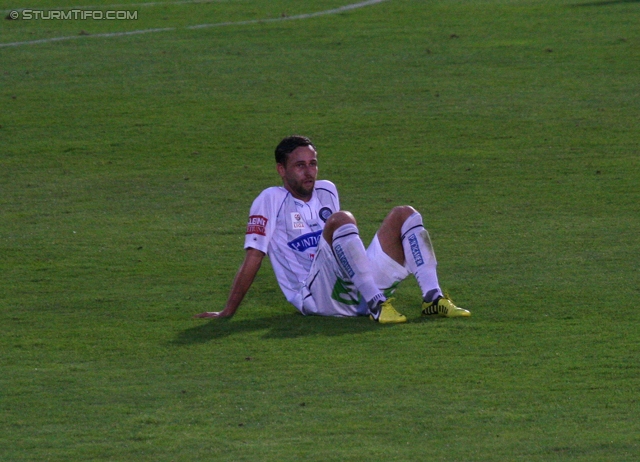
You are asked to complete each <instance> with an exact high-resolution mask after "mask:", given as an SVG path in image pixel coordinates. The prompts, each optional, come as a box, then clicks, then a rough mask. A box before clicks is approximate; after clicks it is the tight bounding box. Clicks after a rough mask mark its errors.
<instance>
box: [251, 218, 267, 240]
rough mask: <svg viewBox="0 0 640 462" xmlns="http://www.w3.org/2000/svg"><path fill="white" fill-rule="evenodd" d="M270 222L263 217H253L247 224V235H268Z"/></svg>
mask: <svg viewBox="0 0 640 462" xmlns="http://www.w3.org/2000/svg"><path fill="white" fill-rule="evenodd" d="M268 221H269V220H268V219H267V218H265V217H263V216H262V215H251V216H250V217H249V223H247V234H259V235H260V236H266V235H267V222H268Z"/></svg>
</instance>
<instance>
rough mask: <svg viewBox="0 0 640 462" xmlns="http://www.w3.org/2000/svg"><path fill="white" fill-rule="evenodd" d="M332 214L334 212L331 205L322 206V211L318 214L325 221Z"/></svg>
mask: <svg viewBox="0 0 640 462" xmlns="http://www.w3.org/2000/svg"><path fill="white" fill-rule="evenodd" d="M331 214H333V212H332V211H331V209H330V208H329V207H322V208H321V209H320V211H319V212H318V215H319V216H320V219H321V220H322V221H324V222H326V221H327V220H328V219H329V217H330V216H331Z"/></svg>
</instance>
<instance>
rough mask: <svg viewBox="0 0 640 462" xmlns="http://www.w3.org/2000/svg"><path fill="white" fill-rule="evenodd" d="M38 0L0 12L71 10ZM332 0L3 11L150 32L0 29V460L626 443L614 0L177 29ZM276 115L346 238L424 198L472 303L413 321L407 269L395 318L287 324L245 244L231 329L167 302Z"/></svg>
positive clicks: (624, 205) (237, 256) (631, 256)
mask: <svg viewBox="0 0 640 462" xmlns="http://www.w3.org/2000/svg"><path fill="white" fill-rule="evenodd" d="M38 3H39V5H31V4H30V5H26V4H20V3H18V2H17V1H15V0H12V1H10V2H9V1H3V2H0V9H3V16H4V15H6V14H7V12H6V11H5V10H7V11H8V10H9V9H11V8H17V7H35V6H47V7H50V8H55V7H61V6H65V5H66V6H70V7H72V6H77V5H78V2H75V1H72V0H69V1H67V2H55V1H53V0H48V1H47V2H38ZM114 3H119V4H120V3H126V2H124V1H123V2H114ZM131 3H134V2H131ZM347 3H348V2H347V1H346V0H343V1H314V2H312V1H298V0H296V1H293V0H291V1H276V0H274V1H270V2H258V1H249V0H247V1H226V2H223V1H220V2H216V1H214V2H211V3H206V4H180V5H176V4H161V5H156V6H131V7H130V8H129V7H119V8H122V9H131V10H138V11H139V19H138V20H137V21H135V22H109V23H107V22H99V21H57V22H55V21H39V22H36V21H32V22H28V21H9V20H2V23H1V24H0V44H2V43H10V42H18V41H29V40H40V39H47V38H52V37H62V36H77V34H79V32H80V31H81V30H83V31H85V32H86V33H89V34H98V33H104V32H122V31H131V30H138V29H147V28H175V30H172V31H166V32H158V33H150V34H145V35H135V36H126V37H112V38H100V37H91V36H81V37H78V38H75V39H73V40H68V41H60V42H56V43H41V44H37V45H22V46H16V47H0V193H1V194H0V207H1V210H2V213H1V214H0V270H1V271H2V277H1V278H0V325H1V326H2V328H3V333H2V335H1V336H0V351H1V355H0V430H1V431H0V459H2V460H8V461H22V460H51V461H69V460H150V461H151V460H154V461H156V460H185V461H186V460H189V461H191V460H230V461H231V460H233V461H239V460H246V461H255V460H273V461H285V460H291V461H294V460H301V459H306V460H317V461H329V460H335V461H345V460H354V461H356V460H357V461H359V460H455V461H460V460H483V461H484V460H486V461H489V460H515V459H519V460H531V461H548V460H589V461H591V460H602V461H610V460H635V459H637V458H638V457H639V456H640V441H639V439H640V437H639V436H638V435H640V424H638V415H639V411H640V405H639V404H638V397H637V390H638V388H639V387H640V380H639V377H640V367H639V366H638V356H639V353H640V342H639V340H640V333H639V329H638V322H639V321H640V315H639V314H638V295H639V293H640V282H639V279H638V255H640V244H639V241H638V228H639V224H640V219H639V217H640V206H639V205H638V204H639V203H640V197H639V196H640V195H639V189H640V186H639V185H640V172H639V165H638V155H639V151H638V146H639V142H640V135H639V134H638V133H640V130H639V126H638V110H639V109H640V103H639V101H640V100H639V97H640V94H639V90H638V86H637V82H638V79H639V78H640V59H639V58H640V34H639V33H638V28H637V17H638V14H640V3H639V2H636V1H600V2H588V1H583V0H575V1H559V2H547V1H535V0H531V1H482V2H478V1H462V0H461V1H434V2H418V1H408V0H389V1H387V2H384V3H381V4H378V5H374V6H369V7H366V8H362V9H358V10H354V11H350V12H346V13H342V14H338V15H330V16H324V17H317V18H312V19H306V20H299V21H284V22H271V23H260V24H251V25H244V26H225V27H218V28H206V29H187V28H186V27H187V26H190V25H198V24H212V23H220V22H228V21H245V20H255V19H268V18H277V17H281V15H282V14H283V13H284V14H285V15H295V14H302V13H309V12H316V11H324V10H327V9H331V8H336V7H339V6H341V5H344V4H347ZM91 4H92V5H108V4H109V3H108V2H106V1H102V2H99V1H94V2H91ZM105 8H106V7H105ZM296 132H297V133H304V134H308V135H309V136H311V137H312V138H313V139H314V141H315V142H316V144H317V145H318V149H319V152H320V168H321V174H320V176H321V177H322V178H328V179H331V180H333V181H334V182H335V183H336V184H337V185H338V187H339V189H340V191H341V199H342V204H343V207H344V208H346V209H349V210H352V211H353V212H354V213H355V215H356V216H357V217H358V220H359V224H360V227H361V230H362V235H363V237H365V238H366V239H370V238H371V237H372V235H373V233H374V232H375V229H376V227H377V226H378V224H379V223H380V221H381V220H382V219H383V218H384V216H385V214H386V212H387V211H388V209H389V208H390V207H391V206H392V205H396V204H404V203H408V204H411V205H413V206H415V207H416V208H418V209H419V210H421V211H422V212H423V215H424V217H425V222H426V224H427V227H428V228H429V230H430V232H431V235H432V238H433V241H434V244H435V247H436V252H437V254H438V258H439V262H440V266H439V274H440V281H441V283H442V285H443V287H444V288H445V289H447V290H448V291H449V292H450V293H451V295H452V296H453V298H454V300H456V302H458V303H459V304H460V305H461V306H464V307H468V308H469V309H471V310H472V312H473V317H472V318H470V319H465V320H446V319H445V320H441V319H438V320H423V319H421V318H420V316H419V304H418V302H419V300H418V288H417V286H416V284H415V282H413V281H407V282H406V283H405V284H404V285H403V286H401V288H400V290H399V292H398V297H397V307H398V308H399V310H400V311H401V312H404V313H405V314H406V315H407V316H408V317H409V322H408V323H407V324H406V325H399V326H378V325H375V324H373V323H371V322H370V321H368V320H367V319H362V318H360V319H327V318H304V317H302V316H299V315H297V314H295V312H294V310H293V308H292V307H290V306H288V305H287V303H286V302H285V300H284V298H283V296H282V294H281V293H280V291H279V288H278V287H277V284H276V282H275V279H274V277H273V274H272V272H271V269H270V266H269V264H268V262H267V263H266V264H265V265H263V268H262V270H261V272H260V274H259V275H258V278H257V280H256V282H255V284H254V286H253V288H252V290H251V291H250V293H249V295H248V296H247V299H246V300H245V303H244V304H243V306H242V308H241V310H240V311H239V312H238V314H237V315H236V316H235V317H234V318H233V319H232V320H228V321H202V320H194V319H192V318H191V316H192V315H193V314H195V313H198V312H201V311H205V310H207V311H208V310H217V309H220V308H221V307H222V305H223V303H224V301H225V300H226V297H227V293H228V289H229V286H230V283H231V280H232V278H233V275H234V273H235V271H236V269H237V267H238V265H239V264H240V262H241V260H242V257H243V251H242V243H243V232H244V226H245V223H246V217H247V213H248V209H249V206H250V204H251V201H252V200H253V198H254V197H255V196H256V195H257V194H258V192H259V191H261V190H262V189H263V188H265V187H267V186H270V185H273V184H277V183H278V181H279V178H278V177H277V175H276V173H275V168H274V165H273V157H272V156H273V154H272V152H273V148H274V147H275V145H276V144H277V142H278V141H279V140H280V138H281V137H283V136H285V135H287V134H290V133H296Z"/></svg>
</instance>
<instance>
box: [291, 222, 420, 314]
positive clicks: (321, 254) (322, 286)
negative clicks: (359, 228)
mask: <svg viewBox="0 0 640 462" xmlns="http://www.w3.org/2000/svg"><path fill="white" fill-rule="evenodd" d="M367 257H368V258H369V261H371V265H372V271H373V279H374V281H375V283H376V285H377V286H378V288H379V289H380V291H381V292H382V293H384V295H385V296H386V297H387V298H388V297H390V296H391V295H392V294H393V292H395V290H396V287H397V286H398V284H399V283H400V281H402V280H403V279H405V278H406V277H407V276H408V275H409V274H410V273H409V270H407V269H406V268H405V267H404V266H402V265H401V264H399V263H398V262H396V261H395V260H394V259H392V258H391V257H390V256H389V255H387V254H386V253H384V251H383V250H382V247H381V246H380V241H379V240H378V235H377V234H376V235H375V236H374V238H373V240H372V241H371V244H370V245H369V247H368V248H367ZM302 305H303V306H302V309H301V310H300V312H301V313H302V314H304V315H317V316H365V315H367V314H369V313H368V307H367V302H366V301H365V300H364V299H363V298H362V295H360V293H359V292H358V291H357V290H356V288H355V286H354V284H353V282H352V281H351V279H350V278H349V276H348V275H347V274H346V273H345V272H344V271H343V270H342V268H341V267H340V265H339V264H338V262H337V261H336V258H335V255H334V254H333V249H332V248H331V246H330V245H329V243H328V242H327V241H326V240H325V239H324V237H321V238H320V242H319V243H318V249H317V252H316V255H315V257H314V260H313V263H312V264H311V271H310V272H309V277H308V278H307V280H306V281H305V285H304V287H303V288H302Z"/></svg>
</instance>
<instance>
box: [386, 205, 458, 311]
mask: <svg viewBox="0 0 640 462" xmlns="http://www.w3.org/2000/svg"><path fill="white" fill-rule="evenodd" d="M377 237H378V240H379V241H380V246H381V248H382V250H383V252H384V253H386V254H387V255H388V256H389V257H391V258H392V259H393V260H394V261H396V262H398V263H399V264H401V265H404V266H405V267H406V268H407V269H408V270H409V271H410V272H411V273H412V274H413V275H414V276H415V278H416V280H417V281H418V285H419V286H420V289H421V290H422V300H423V303H422V308H423V314H439V315H442V316H447V317H458V316H470V314H471V313H469V312H468V311H467V310H463V309H462V308H458V307H456V306H455V305H453V303H451V301H450V300H448V299H446V298H444V296H443V293H442V290H441V289H440V284H439V282H438V273H437V271H436V267H437V261H436V256H435V252H434V251H433V245H432V243H431V238H430V237H429V233H428V231H427V230H426V229H425V227H424V224H423V222H422V216H421V215H420V213H419V212H418V211H417V210H416V209H414V208H413V207H411V206H400V207H394V208H393V209H392V210H391V212H390V213H389V214H388V215H387V217H386V218H385V219H384V221H383V222H382V225H381V226H380V229H379V230H378V233H377Z"/></svg>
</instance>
